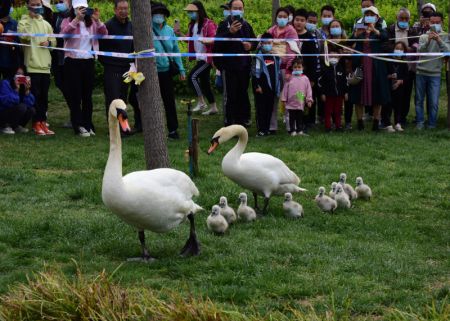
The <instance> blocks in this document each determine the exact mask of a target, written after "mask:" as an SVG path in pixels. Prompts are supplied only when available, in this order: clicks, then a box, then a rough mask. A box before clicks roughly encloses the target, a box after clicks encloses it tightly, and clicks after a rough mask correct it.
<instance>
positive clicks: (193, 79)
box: [188, 60, 216, 104]
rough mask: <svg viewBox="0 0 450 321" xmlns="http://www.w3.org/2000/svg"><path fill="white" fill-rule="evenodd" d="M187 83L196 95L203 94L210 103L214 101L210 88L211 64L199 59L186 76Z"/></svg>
mask: <svg viewBox="0 0 450 321" xmlns="http://www.w3.org/2000/svg"><path fill="white" fill-rule="evenodd" d="M188 79H189V85H190V86H191V87H192V89H193V90H194V91H195V93H196V94H197V97H200V96H205V97H206V99H208V102H209V103H210V104H212V103H215V102H216V101H215V99H214V95H213V93H212V90H211V65H210V64H209V63H207V62H206V61H203V60H199V61H197V64H196V65H195V66H194V68H192V70H191V72H190V73H189V76H188Z"/></svg>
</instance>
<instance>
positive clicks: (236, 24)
mask: <svg viewBox="0 0 450 321" xmlns="http://www.w3.org/2000/svg"><path fill="white" fill-rule="evenodd" d="M230 11H231V15H230V16H229V17H228V18H226V19H225V20H224V21H222V22H221V23H220V24H219V27H218V28H217V33H216V37H219V38H247V39H248V38H255V37H256V36H255V33H254V32H253V28H252V26H251V25H250V23H248V22H247V21H246V20H245V19H244V2H243V1H241V0H232V1H231V2H230ZM256 45H257V42H252V41H247V40H245V41H216V42H214V46H213V52H214V53H228V54H246V53H249V52H251V51H253V50H255V49H256ZM213 62H214V65H215V66H216V67H217V68H218V69H219V70H221V71H222V79H223V83H224V88H225V91H224V101H225V104H224V108H225V111H224V115H225V119H224V123H225V125H226V126H228V125H232V124H240V125H243V126H246V127H248V126H250V124H251V115H250V99H249V97H248V86H249V84H250V71H251V66H252V59H251V57H245V56H243V57H237V56H236V57H214V58H213Z"/></svg>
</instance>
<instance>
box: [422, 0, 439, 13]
mask: <svg viewBox="0 0 450 321" xmlns="http://www.w3.org/2000/svg"><path fill="white" fill-rule="evenodd" d="M425 8H430V9H433V11H434V12H436V6H435V5H434V4H432V3H431V2H428V3H425V4H424V5H423V6H422V9H421V10H420V11H422V10H423V9H425Z"/></svg>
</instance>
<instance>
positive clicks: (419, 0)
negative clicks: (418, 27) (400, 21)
mask: <svg viewBox="0 0 450 321" xmlns="http://www.w3.org/2000/svg"><path fill="white" fill-rule="evenodd" d="M423 4H424V3H423V0H417V14H418V16H417V17H418V18H419V19H420V12H421V11H422V10H421V9H422V6H423Z"/></svg>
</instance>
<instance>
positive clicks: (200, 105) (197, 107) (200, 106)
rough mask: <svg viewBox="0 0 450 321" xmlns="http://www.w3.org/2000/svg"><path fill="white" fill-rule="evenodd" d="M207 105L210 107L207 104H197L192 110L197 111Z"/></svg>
mask: <svg viewBox="0 0 450 321" xmlns="http://www.w3.org/2000/svg"><path fill="white" fill-rule="evenodd" d="M206 107H208V106H207V105H206V104H197V106H195V107H194V109H192V111H193V112H197V111H201V110H205V109H206Z"/></svg>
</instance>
